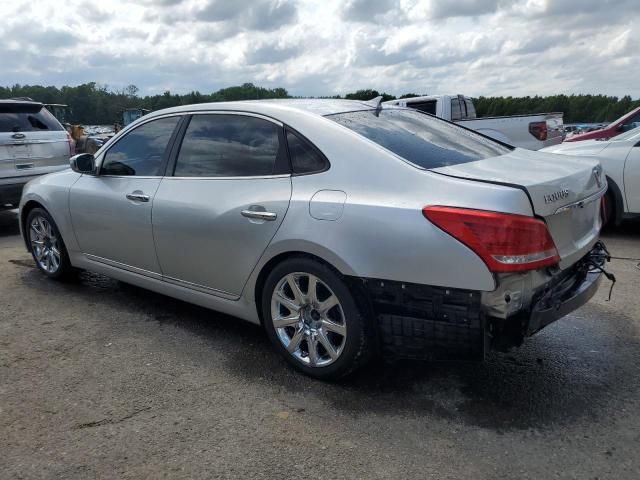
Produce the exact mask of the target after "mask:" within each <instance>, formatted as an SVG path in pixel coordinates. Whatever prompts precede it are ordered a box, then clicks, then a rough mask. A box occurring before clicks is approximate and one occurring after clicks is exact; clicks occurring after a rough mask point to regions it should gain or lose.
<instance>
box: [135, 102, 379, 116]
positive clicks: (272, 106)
mask: <svg viewBox="0 0 640 480" xmlns="http://www.w3.org/2000/svg"><path fill="white" fill-rule="evenodd" d="M374 108H375V107H374V106H372V105H370V104H368V103H367V102H363V101H359V100H343V99H333V98H332V99H324V98H286V99H268V100H243V101H237V102H212V103H196V104H192V105H181V106H179V107H173V108H167V109H164V110H157V111H155V112H153V113H151V114H149V115H147V117H146V118H148V117H149V116H157V115H165V114H168V113H180V112H193V111H199V110H230V111H234V110H235V111H246V112H255V113H261V114H265V115H271V114H273V115H274V116H277V114H278V113H281V112H283V111H295V110H297V111H300V112H306V113H311V114H315V115H319V116H326V115H333V114H337V113H345V112H353V111H361V110H373V109H374Z"/></svg>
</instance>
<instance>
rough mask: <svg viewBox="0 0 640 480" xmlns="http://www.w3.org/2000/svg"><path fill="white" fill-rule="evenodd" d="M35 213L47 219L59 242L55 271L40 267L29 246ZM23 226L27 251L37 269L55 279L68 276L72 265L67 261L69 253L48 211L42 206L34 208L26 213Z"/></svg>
mask: <svg viewBox="0 0 640 480" xmlns="http://www.w3.org/2000/svg"><path fill="white" fill-rule="evenodd" d="M36 215H38V216H42V217H44V218H46V219H47V221H48V222H49V224H50V225H51V229H52V230H53V232H54V234H55V235H56V237H57V238H58V242H59V244H60V266H59V267H58V270H56V271H55V272H47V271H46V270H44V269H43V268H42V267H40V263H39V262H38V259H37V258H36V255H35V253H34V251H33V248H32V247H31V232H30V228H31V220H32V219H33V217H35V216H36ZM24 228H25V232H26V237H27V244H28V246H29V252H31V256H32V257H33V261H34V262H36V266H37V267H38V270H40V271H41V272H42V273H44V274H45V275H46V276H47V277H49V278H53V279H56V280H59V279H63V278H66V277H68V276H69V274H70V273H71V271H72V267H71V262H70V261H69V255H68V254H67V248H66V246H65V244H64V240H63V239H62V235H61V234H60V230H58V225H56V222H55V221H54V220H53V218H51V215H49V212H47V211H46V210H45V209H44V208H39V207H38V208H34V209H33V210H31V211H30V212H29V214H28V215H27V219H26V222H25V225H24Z"/></svg>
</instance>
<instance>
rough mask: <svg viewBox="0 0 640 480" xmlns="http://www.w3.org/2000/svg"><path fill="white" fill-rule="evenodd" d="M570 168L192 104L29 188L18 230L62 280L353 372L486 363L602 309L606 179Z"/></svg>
mask: <svg viewBox="0 0 640 480" xmlns="http://www.w3.org/2000/svg"><path fill="white" fill-rule="evenodd" d="M564 160H565V161H563V162H558V158H557V156H555V155H551V154H546V153H539V152H531V151H527V150H523V149H514V148H512V147H509V146H505V145H503V144H500V143H498V142H495V141H493V140H491V139H488V138H486V137H483V136H481V135H478V134H476V133H474V132H472V131H470V130H467V129H463V128H460V127H458V126H456V125H454V124H452V123H449V122H445V121H442V120H440V119H437V118H435V117H432V116H430V115H424V114H422V113H420V112H417V111H415V110H411V109H406V108H398V107H392V106H384V107H383V106H382V105H380V104H375V105H372V104H369V103H366V102H357V101H349V100H280V101H255V102H229V103H210V104H198V105H187V106H181V107H175V108H171V109H166V110H161V111H157V112H154V113H151V114H149V115H146V116H145V117H143V118H141V119H139V120H138V121H136V122H134V123H133V124H131V125H129V126H128V127H127V128H125V129H124V130H123V131H122V132H121V133H120V134H118V135H116V136H115V137H114V138H113V139H111V140H110V141H109V142H107V143H106V144H105V145H104V147H102V148H101V149H100V150H99V151H98V152H97V153H96V155H95V157H94V156H93V155H89V154H83V155H78V156H75V157H74V158H72V160H71V167H72V170H67V171H64V172H59V173H56V174H52V175H49V176H46V177H42V178H39V179H37V180H35V181H33V182H31V183H29V185H28V186H27V188H26V189H25V191H24V194H23V197H22V201H21V205H20V225H21V231H22V235H23V237H24V240H25V242H26V246H27V248H28V249H29V251H31V253H32V254H33V258H34V260H35V262H36V264H37V266H38V268H39V269H40V270H41V271H42V272H43V273H44V274H45V275H47V276H49V277H51V278H63V277H64V276H67V275H70V274H71V273H72V272H73V269H74V268H80V269H87V270H92V271H96V272H100V273H103V274H105V275H109V276H111V277H114V278H117V279H120V280H122V281H125V282H128V283H132V284H136V285H139V286H142V287H145V288H148V289H151V290H155V291H157V292H160V293H164V294H167V295H170V296H173V297H176V298H180V299H182V300H185V301H188V302H193V303H196V304H199V305H202V306H205V307H208V308H212V309H215V310H219V311H221V312H225V313H227V314H230V315H234V316H237V317H240V318H242V319H245V320H248V321H251V322H255V323H261V324H262V325H263V326H264V328H265V330H266V332H267V335H268V336H269V338H270V339H271V341H272V342H273V344H274V346H275V348H276V349H277V350H278V351H279V352H280V353H281V354H282V355H283V356H284V357H285V358H286V360H287V361H288V362H289V363H290V364H292V365H293V366H295V367H296V368H298V369H299V370H301V371H303V372H304V373H306V374H309V375H312V376H314V377H318V378H336V377H340V376H343V375H345V374H347V373H349V372H351V371H353V370H354V369H356V368H357V367H358V366H360V365H362V364H363V363H365V362H366V361H367V359H369V358H370V357H371V355H372V354H373V353H374V352H377V351H379V350H380V351H382V352H383V353H384V354H385V355H399V356H408V357H424V358H442V357H447V356H449V355H451V354H453V353H454V352H455V354H456V355H460V356H463V357H466V358H478V359H481V358H483V355H484V353H485V352H486V350H487V349H489V348H499V349H506V348H509V347H511V346H516V345H519V344H520V343H521V342H522V341H523V339H524V337H526V336H529V335H532V334H534V333H535V332H537V331H538V330H540V329H541V328H543V327H544V326H546V325H547V324H549V323H551V322H553V321H555V320H556V319H558V318H560V317H562V316H563V315H565V314H567V313H569V312H570V311H572V310H574V309H575V308H578V307H579V306H580V305H582V304H583V303H585V302H586V301H587V300H588V299H589V298H590V297H591V296H592V295H593V294H594V292H595V291H596V289H597V287H598V284H599V281H600V273H598V272H596V271H594V270H593V267H594V265H595V266H599V265H601V264H602V263H603V262H604V250H603V248H604V247H603V245H602V244H601V243H599V242H598V235H599V230H600V225H601V221H600V201H599V199H600V196H601V195H604V192H605V190H606V184H604V183H603V180H601V179H600V177H599V176H598V175H597V174H598V173H599V172H600V165H599V163H598V161H597V160H595V159H584V158H573V157H566V159H564ZM578 205H580V206H581V207H582V208H574V207H575V206H578Z"/></svg>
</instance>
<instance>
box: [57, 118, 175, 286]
mask: <svg viewBox="0 0 640 480" xmlns="http://www.w3.org/2000/svg"><path fill="white" fill-rule="evenodd" d="M180 119H181V117H179V116H168V117H163V118H159V119H151V120H150V121H147V122H144V123H142V124H141V125H139V126H137V127H135V128H134V129H132V130H129V131H128V132H126V133H124V135H123V136H122V137H121V138H119V139H118V140H117V141H116V142H115V143H114V144H113V145H111V146H110V147H109V148H108V150H106V152H105V153H104V155H102V154H101V157H102V158H98V159H97V162H98V163H99V164H100V166H99V170H98V174H97V175H83V176H82V177H81V178H80V179H79V180H78V181H77V182H76V183H75V184H74V185H73V187H71V191H70V199H69V205H70V211H71V218H72V221H73V227H74V231H75V234H76V238H77V240H78V243H79V245H80V248H81V250H82V252H83V253H84V254H86V255H88V256H89V258H90V259H92V260H94V261H99V262H103V263H107V264H110V265H113V266H117V267H120V268H123V269H126V270H132V271H135V272H137V273H143V274H148V275H151V276H158V277H159V276H160V274H161V272H160V266H159V264H158V260H157V257H156V251H155V245H154V242H153V231H152V227H151V209H152V207H153V202H154V196H155V194H156V191H157V189H158V185H160V180H161V179H162V175H163V174H164V170H165V168H166V164H167V160H168V157H169V150H170V145H171V143H172V142H171V140H172V138H173V136H174V133H175V132H176V131H177V128H178V124H179V122H180Z"/></svg>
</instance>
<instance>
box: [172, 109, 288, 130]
mask: <svg viewBox="0 0 640 480" xmlns="http://www.w3.org/2000/svg"><path fill="white" fill-rule="evenodd" d="M184 114H185V115H238V116H241V117H255V118H260V119H262V120H267V121H269V122H271V123H274V124H276V125H278V126H279V127H283V126H284V124H283V123H282V122H281V121H280V120H276V119H275V118H273V117H268V116H266V115H262V114H260V113H254V112H243V111H242V110H195V111H187V112H184Z"/></svg>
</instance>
